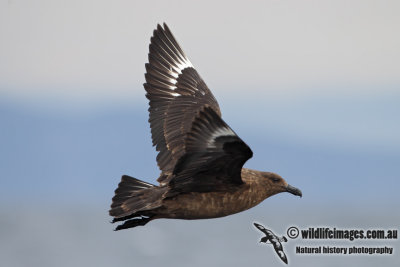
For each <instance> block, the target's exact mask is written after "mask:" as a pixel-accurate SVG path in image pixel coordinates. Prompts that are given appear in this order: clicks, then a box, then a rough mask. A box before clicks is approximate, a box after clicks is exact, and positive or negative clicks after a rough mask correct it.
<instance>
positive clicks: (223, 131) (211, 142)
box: [207, 127, 236, 148]
mask: <svg viewBox="0 0 400 267" xmlns="http://www.w3.org/2000/svg"><path fill="white" fill-rule="evenodd" d="M220 136H236V134H235V133H234V132H233V131H232V129H231V128H229V127H222V128H218V129H217V130H216V131H215V132H213V133H212V134H211V136H210V138H209V139H208V141H207V146H208V147H209V148H216V146H215V139H217V138H218V137H220Z"/></svg>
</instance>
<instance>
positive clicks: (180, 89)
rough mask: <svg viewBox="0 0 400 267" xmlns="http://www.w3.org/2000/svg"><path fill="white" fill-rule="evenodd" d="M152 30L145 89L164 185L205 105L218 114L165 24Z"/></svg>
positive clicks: (210, 94)
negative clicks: (194, 121) (195, 120)
mask: <svg viewBox="0 0 400 267" xmlns="http://www.w3.org/2000/svg"><path fill="white" fill-rule="evenodd" d="M163 26H164V27H161V26H160V25H158V26H157V29H156V30H154V33H153V37H152V38H151V43H150V47H149V50H150V52H149V63H148V64H146V71H147V72H146V74H145V77H146V83H145V84H144V88H145V89H146V91H147V94H146V96H147V98H148V99H149V101H150V102H149V105H150V107H149V112H150V117H149V122H150V127H151V134H152V139H153V145H154V146H156V150H157V151H159V154H158V155H157V163H158V166H159V167H160V169H161V171H162V175H161V176H160V178H159V180H158V181H159V182H160V183H163V184H165V183H167V182H168V179H166V178H167V177H169V176H170V175H171V174H172V171H173V169H174V167H175V164H176V162H177V161H178V159H179V158H180V157H181V156H182V155H183V154H184V152H185V136H186V134H187V132H188V131H189V130H190V129H191V126H192V123H193V120H194V118H195V116H196V115H197V113H198V112H199V111H200V110H201V109H202V107H203V106H205V105H207V106H209V107H210V108H211V109H213V111H214V112H215V113H216V114H218V115H220V114H221V112H220V109H219V107H218V103H217V101H216V100H215V98H214V96H213V94H212V93H211V91H210V90H209V89H208V87H207V85H206V84H205V83H204V81H203V80H202V79H201V77H200V75H199V74H198V73H197V71H196V70H195V69H194V68H193V65H192V63H190V61H189V59H188V57H187V56H186V55H185V53H184V52H183V50H182V48H181V47H180V46H179V44H178V42H177V41H176V40H175V38H174V36H173V35H172V33H171V31H170V30H169V28H168V26H167V25H166V24H165V23H164V25H163Z"/></svg>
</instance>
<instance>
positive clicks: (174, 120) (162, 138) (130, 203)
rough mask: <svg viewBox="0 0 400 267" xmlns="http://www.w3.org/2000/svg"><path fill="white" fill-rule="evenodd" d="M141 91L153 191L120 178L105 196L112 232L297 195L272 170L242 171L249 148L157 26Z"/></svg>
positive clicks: (169, 37)
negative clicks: (151, 149) (152, 156)
mask: <svg viewBox="0 0 400 267" xmlns="http://www.w3.org/2000/svg"><path fill="white" fill-rule="evenodd" d="M149 50H150V52H149V63H147V64H146V74H145V78H146V83H145V84H144V88H145V90H146V92H147V94H146V97H147V98H148V99H149V101H150V102H149V105H150V107H149V112H150V118H149V122H150V127H151V134H152V139H153V145H154V146H155V147H156V150H157V151H159V153H158V155H157V163H158V166H159V168H160V170H161V174H160V177H159V178H158V179H157V181H158V182H159V183H160V184H159V185H158V186H156V185H153V184H150V183H146V182H143V181H140V180H138V179H135V178H133V177H130V176H127V175H124V176H122V179H121V182H120V183H119V185H118V188H117V189H116V190H115V196H114V197H113V199H112V204H111V209H110V211H109V213H110V215H111V216H112V217H114V219H113V221H112V222H118V221H124V223H123V224H121V225H119V226H118V227H117V228H116V229H115V230H121V229H126V228H131V227H136V226H139V225H145V224H146V223H148V222H149V221H151V220H154V219H160V218H170V219H187V220H193V219H207V218H217V217H223V216H227V215H231V214H234V213H238V212H241V211H244V210H247V209H249V208H252V207H254V206H256V205H257V204H259V203H260V202H262V201H263V200H264V199H266V198H268V197H270V196H272V195H275V194H277V193H281V192H289V193H292V194H294V195H297V196H301V195H302V193H301V191H300V190H299V189H297V188H295V187H293V186H290V185H289V184H288V183H287V182H286V181H285V180H284V179H283V178H282V177H280V176H279V175H278V174H275V173H272V172H261V171H256V170H251V169H246V168H242V167H243V164H244V163H245V162H246V161H247V160H248V159H249V158H251V157H252V156H253V152H252V151H251V149H250V148H249V147H248V146H247V145H246V143H244V142H243V141H242V139H240V138H239V136H238V135H237V134H236V133H235V132H234V131H233V130H232V129H231V128H230V127H229V126H228V124H226V123H225V121H224V120H222V118H221V111H220V109H219V106H218V103H217V100H216V99H215V98H214V96H213V94H212V93H211V91H210V89H208V87H207V85H206V84H205V82H204V81H203V79H202V78H201V77H200V75H199V74H198V73H197V71H196V69H195V68H194V67H193V65H192V63H191V62H190V61H189V59H188V57H187V56H186V54H185V53H184V52H183V50H182V48H181V47H180V45H179V44H178V42H177V41H176V39H175V38H174V36H173V35H172V33H171V31H170V29H169V28H168V26H167V25H166V24H165V23H164V25H163V27H162V26H161V25H158V26H157V29H156V30H154V33H153V36H152V37H151V42H150V47H149Z"/></svg>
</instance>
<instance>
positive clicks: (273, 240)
mask: <svg viewBox="0 0 400 267" xmlns="http://www.w3.org/2000/svg"><path fill="white" fill-rule="evenodd" d="M254 226H255V227H257V229H258V230H260V231H261V232H263V233H264V234H265V236H264V237H263V238H261V240H260V243H261V242H263V243H265V244H272V245H273V246H274V249H275V252H276V254H278V256H279V258H280V259H281V260H282V261H283V262H284V263H286V264H287V263H288V260H287V257H286V254H285V252H283V246H282V243H281V242H287V239H286V237H284V236H283V237H281V238H279V237H278V236H276V235H275V234H274V233H273V232H272V231H271V230H269V229H266V228H265V227H264V226H262V225H261V224H258V223H254ZM268 241H269V243H268Z"/></svg>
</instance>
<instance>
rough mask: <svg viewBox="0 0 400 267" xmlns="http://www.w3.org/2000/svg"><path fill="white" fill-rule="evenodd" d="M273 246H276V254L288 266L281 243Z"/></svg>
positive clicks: (275, 243)
mask: <svg viewBox="0 0 400 267" xmlns="http://www.w3.org/2000/svg"><path fill="white" fill-rule="evenodd" d="M272 245H273V246H274V249H275V252H276V254H278V256H279V258H280V259H281V260H282V261H283V262H284V263H286V264H288V259H287V257H286V254H285V252H283V247H282V244H281V242H279V241H277V242H274V243H272Z"/></svg>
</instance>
